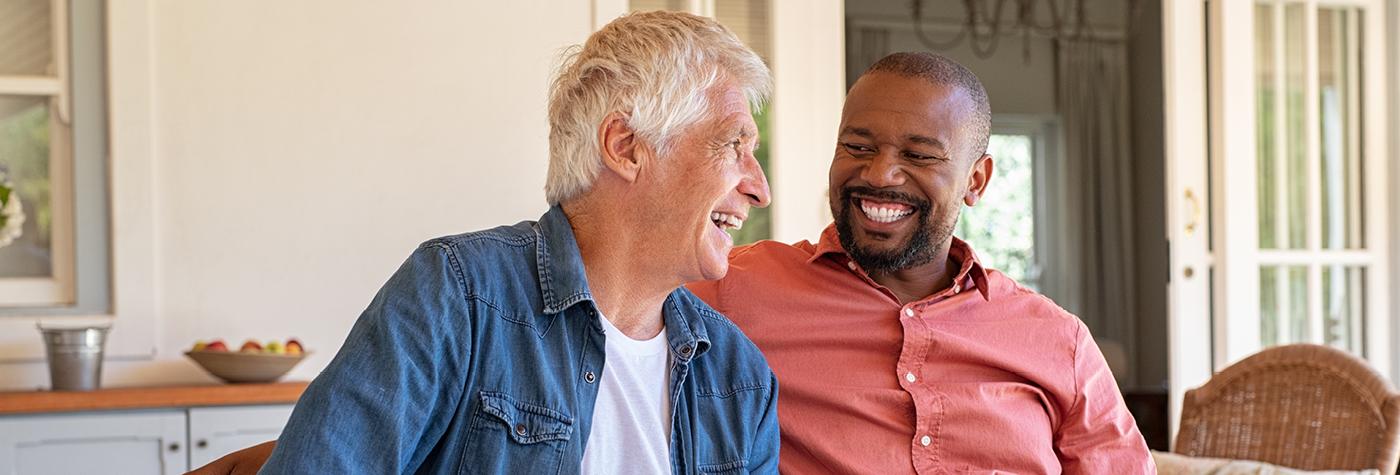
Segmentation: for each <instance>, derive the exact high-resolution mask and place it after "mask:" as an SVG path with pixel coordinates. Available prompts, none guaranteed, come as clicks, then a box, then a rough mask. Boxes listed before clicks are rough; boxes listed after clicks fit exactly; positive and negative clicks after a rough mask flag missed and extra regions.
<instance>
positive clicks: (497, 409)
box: [461, 391, 574, 473]
mask: <svg viewBox="0 0 1400 475" xmlns="http://www.w3.org/2000/svg"><path fill="white" fill-rule="evenodd" d="M471 429H472V430H471V440H470V441H469V442H468V449H467V450H466V452H465V454H466V460H463V461H462V470H461V473H530V472H535V471H540V470H541V469H545V468H548V471H551V472H553V471H554V470H556V469H557V468H558V467H559V464H560V463H562V459H563V455H564V450H565V449H566V448H567V447H568V444H569V438H570V436H572V435H573V430H574V419H573V418H572V417H570V416H569V415H567V414H564V413H562V412H559V411H557V410H554V409H550V408H549V407H546V406H543V405H539V404H533V403H528V402H524V401H520V400H517V399H515V398H512V397H510V396H509V395H506V394H505V393H500V392H493V391H481V392H480V400H479V405H478V406H477V409H476V411H475V413H474V414H473V415H472V422H471Z"/></svg>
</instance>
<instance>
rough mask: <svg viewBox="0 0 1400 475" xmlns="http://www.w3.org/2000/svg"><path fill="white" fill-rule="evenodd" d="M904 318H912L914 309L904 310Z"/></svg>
mask: <svg viewBox="0 0 1400 475" xmlns="http://www.w3.org/2000/svg"><path fill="white" fill-rule="evenodd" d="M904 316H906V317H912V316H914V309H912V308H906V309H904Z"/></svg>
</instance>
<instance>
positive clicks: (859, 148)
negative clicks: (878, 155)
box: [841, 143, 875, 153]
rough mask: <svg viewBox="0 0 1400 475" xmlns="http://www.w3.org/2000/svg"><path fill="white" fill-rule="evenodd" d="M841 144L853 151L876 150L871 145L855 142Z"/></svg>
mask: <svg viewBox="0 0 1400 475" xmlns="http://www.w3.org/2000/svg"><path fill="white" fill-rule="evenodd" d="M841 146H843V147H846V150H849V151H851V152H852V153H870V152H874V151H875V150H874V149H872V148H870V147H866V146H864V145H859V144H853V143H843V144H841Z"/></svg>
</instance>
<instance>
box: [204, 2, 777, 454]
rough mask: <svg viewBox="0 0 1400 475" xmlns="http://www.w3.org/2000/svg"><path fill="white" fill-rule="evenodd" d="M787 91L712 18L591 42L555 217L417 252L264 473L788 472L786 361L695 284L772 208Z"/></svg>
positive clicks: (626, 30)
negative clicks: (775, 153) (768, 116)
mask: <svg viewBox="0 0 1400 475" xmlns="http://www.w3.org/2000/svg"><path fill="white" fill-rule="evenodd" d="M769 89H770V78H769V73H768V70H767V68H766V67H765V66H764V65H763V63H762V61H761V60H760V59H759V58H758V57H757V55H755V54H754V53H753V52H752V51H750V50H748V49H747V48H745V47H744V46H743V45H742V44H741V43H740V42H739V41H738V39H737V38H735V36H734V35H733V34H732V33H730V32H729V31H727V30H725V29H724V28H723V27H722V26H720V25H719V24H718V23H716V22H714V21H713V20H709V19H705V18H701V17H697V16H693V15H687V14H681V13H664V12H654V13H646V14H634V15H629V16H626V17H622V18H620V19H618V20H616V21H613V22H612V23H610V24H608V25H607V26H605V27H604V28H603V29H601V30H599V31H598V32H596V33H594V34H593V35H592V36H590V37H589V39H588V41H587V43H585V44H584V46H583V47H582V48H581V49H579V50H578V51H577V52H576V53H574V54H573V55H572V56H571V57H570V58H568V60H567V61H566V64H565V66H564V68H563V69H562V70H561V73H560V74H559V77H558V78H556V80H555V82H554V84H553V87H552V89H551V97H550V110H549V121H550V137H549V140H550V170H549V178H548V184H547V187H546V188H547V195H548V196H547V198H548V200H549V202H550V204H551V205H552V207H551V209H550V210H549V212H548V213H546V214H545V215H544V216H543V217H542V218H540V220H539V221H538V222H523V223H520V224H517V225H514V226H507V227H500V228H495V229H491V230H486V231H479V232H474V233H468V234H462V235H457V236H449V237H444V238H439V239H435V240H432V241H428V242H427V243H424V244H423V245H422V246H420V247H419V248H418V250H417V251H416V252H415V253H414V254H413V255H412V256H411V257H409V259H408V261H407V262H406V263H404V265H403V266H402V267H401V268H400V269H399V271H398V272H397V273H395V274H394V276H393V277H391V278H390V279H389V282H388V283H386V284H385V286H384V288H383V289H382V290H381V291H380V292H379V294H378V295H377V296H375V298H374V300H373V301H372V302H371V303H370V306H369V308H368V309H367V310H365V313H364V314H363V315H361V316H360V319H359V321H358V322H357V323H356V324H355V327H354V329H352V330H351V332H350V335H349V337H348V338H347V340H346V342H345V345H344V346H343V347H342V348H341V350H340V353H339V354H337V355H336V358H335V359H334V360H333V361H332V362H331V363H330V365H329V366H328V367H327V368H326V370H325V372H323V373H322V374H321V375H320V376H319V377H317V378H316V380H315V381H314V382H312V384H311V386H310V387H309V388H308V389H307V391H306V393H305V394H304V395H303V396H302V398H301V400H300V401H299V402H298V404H297V408H296V410H295V411H294V412H293V414H292V418H291V420H290V422H289V423H288V425H287V427H286V429H285V430H284V431H283V432H282V436H281V438H279V439H278V443H277V445H276V449H275V451H273V452H272V454H271V456H270V458H268V459H267V463H266V465H265V466H263V471H264V472H267V473H405V472H414V473H418V472H428V473H447V472H451V473H579V472H583V473H697V472H726V473H728V472H734V471H743V472H763V473H776V472H777V463H778V440H779V438H778V424H777V410H776V401H777V382H776V380H775V378H774V376H773V373H772V372H771V371H770V370H769V369H768V365H767V364H766V363H765V362H764V361H763V357H762V355H761V354H760V353H759V352H758V349H757V348H756V347H754V345H753V344H752V343H751V342H749V340H748V339H747V338H745V337H744V336H743V334H742V333H740V332H739V330H738V328H736V327H735V326H734V325H733V324H732V323H730V322H729V321H728V320H726V319H725V318H724V317H722V316H720V315H719V314H718V313H717V312H715V311H714V310H712V309H711V308H710V307H709V306H708V305H706V304H705V303H703V302H701V301H700V300H698V299H696V298H695V297H694V295H692V294H690V292H689V291H686V290H685V289H683V288H681V286H682V285H683V284H685V283H687V282H694V281H699V280H705V279H715V278H719V277H722V276H723V275H724V274H725V272H726V271H727V270H728V260H727V255H728V253H729V250H730V248H731V247H732V245H733V243H732V241H731V240H730V238H729V236H728V235H727V234H726V233H725V229H727V228H730V227H735V226H739V225H741V223H742V222H743V220H744V218H745V217H746V216H747V212H748V209H749V208H750V207H751V206H766V205H767V204H768V200H769V193H768V185H767V182H766V180H765V178H764V176H763V172H762V171H761V169H760V168H759V166H758V163H757V161H756V160H755V158H754V156H753V150H754V147H755V146H756V144H757V134H758V131H757V127H756V126H755V124H754V122H753V119H752V115H751V109H750V107H751V106H752V105H756V104H758V103H760V102H761V101H763V100H764V99H765V98H766V96H767V95H768V91H769ZM638 256H645V257H644V258H639V257H638ZM270 448H271V446H270V445H264V446H260V447H257V448H254V449H250V450H252V451H253V454H252V455H249V454H244V455H243V456H241V458H239V457H235V458H234V461H235V462H240V461H241V462H247V461H248V459H250V458H251V459H253V460H260V459H261V457H260V456H258V455H257V454H260V453H261V454H265V453H266V451H267V450H269V449H270ZM232 463H233V462H230V461H221V462H216V463H215V464H211V466H209V467H205V468H204V469H201V470H202V471H205V472H206V473H222V472H229V471H234V470H236V468H235V467H233V466H232V465H231V464H232Z"/></svg>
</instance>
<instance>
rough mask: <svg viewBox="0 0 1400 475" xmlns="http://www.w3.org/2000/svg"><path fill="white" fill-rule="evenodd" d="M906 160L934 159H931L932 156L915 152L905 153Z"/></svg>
mask: <svg viewBox="0 0 1400 475" xmlns="http://www.w3.org/2000/svg"><path fill="white" fill-rule="evenodd" d="M904 158H908V159H910V160H932V159H933V157H930V156H928V155H920V154H917V153H913V152H904Z"/></svg>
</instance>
